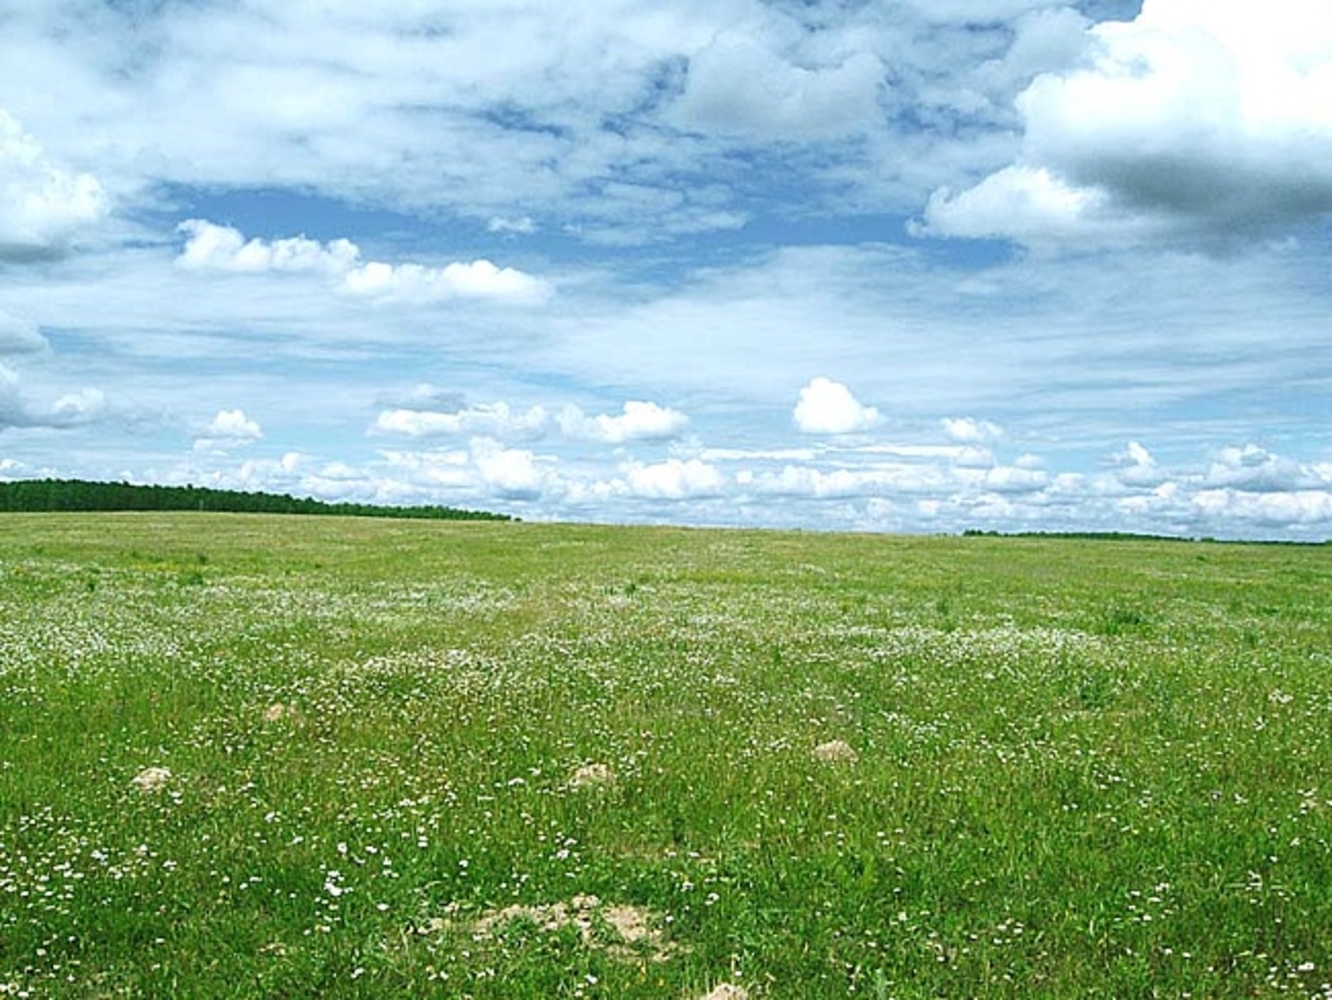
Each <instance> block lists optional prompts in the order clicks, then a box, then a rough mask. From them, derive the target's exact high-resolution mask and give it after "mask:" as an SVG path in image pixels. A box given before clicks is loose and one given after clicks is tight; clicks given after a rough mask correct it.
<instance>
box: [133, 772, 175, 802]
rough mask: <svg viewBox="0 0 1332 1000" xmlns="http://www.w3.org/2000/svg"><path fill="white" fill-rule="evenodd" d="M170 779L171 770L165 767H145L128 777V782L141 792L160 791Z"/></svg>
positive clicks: (145, 793) (146, 793)
mask: <svg viewBox="0 0 1332 1000" xmlns="http://www.w3.org/2000/svg"><path fill="white" fill-rule="evenodd" d="M170 780H171V770H170V768H165V767H145V768H144V769H143V770H142V771H140V772H139V773H138V774H136V775H135V776H134V777H133V778H131V779H130V784H131V785H133V786H134V787H135V788H137V789H138V790H139V791H140V792H141V793H142V794H144V795H148V794H150V793H152V792H160V791H161V790H162V789H163V788H165V787H166V786H167V783H168V782H169V781H170Z"/></svg>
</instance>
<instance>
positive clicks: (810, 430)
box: [793, 376, 879, 434]
mask: <svg viewBox="0 0 1332 1000" xmlns="http://www.w3.org/2000/svg"><path fill="white" fill-rule="evenodd" d="M793 415H794V417H795V424H796V427H797V428H799V429H800V431H801V432H802V433H805V434H851V433H854V432H856V431H865V430H869V429H870V428H871V427H874V426H875V425H876V424H878V423H879V411H878V410H876V409H875V408H874V407H872V406H864V405H862V404H861V403H860V402H859V401H858V400H857V399H856V397H855V396H853V395H852V394H851V390H850V389H848V388H847V387H846V386H845V385H843V384H842V383H841V382H834V381H833V380H832V379H828V378H824V377H822V376H819V377H818V378H815V379H813V380H812V381H811V382H810V383H809V384H808V385H806V386H805V387H804V388H803V389H801V390H800V399H799V401H798V402H797V403H796V405H795V410H794V413H793Z"/></svg>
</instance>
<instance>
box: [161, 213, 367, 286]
mask: <svg viewBox="0 0 1332 1000" xmlns="http://www.w3.org/2000/svg"><path fill="white" fill-rule="evenodd" d="M178 231H180V232H182V233H186V234H187V235H188V237H189V239H187V240H186V242H185V248H184V249H183V250H182V251H181V254H180V257H179V258H178V260H177V263H178V264H179V265H180V266H181V267H183V268H186V269H187V270H199V271H203V270H216V271H239V272H254V273H262V272H265V271H322V272H324V273H329V274H341V273H343V272H345V271H347V270H349V269H351V268H352V267H354V266H355V265H356V262H357V259H358V258H359V257H360V250H358V249H357V247H356V244H354V243H352V242H351V241H350V240H333V241H332V242H330V243H327V244H323V243H320V242H319V241H318V240H310V239H306V238H305V237H304V236H296V237H291V238H289V239H281V240H272V241H268V240H261V239H257V238H255V239H250V240H247V239H246V238H245V237H244V236H243V235H242V234H241V232H240V231H239V230H237V229H233V228H232V227H230V226H219V225H216V224H214V223H211V222H207V221H205V220H204V219H187V220H186V221H185V222H182V223H181V224H180V226H179V227H178Z"/></svg>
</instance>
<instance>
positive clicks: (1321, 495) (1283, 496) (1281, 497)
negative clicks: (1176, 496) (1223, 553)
mask: <svg viewBox="0 0 1332 1000" xmlns="http://www.w3.org/2000/svg"><path fill="white" fill-rule="evenodd" d="M1192 502H1193V506H1194V508H1195V509H1196V510H1197V513H1198V515H1199V516H1200V517H1201V518H1203V519H1204V523H1210V524H1219V525H1224V526H1230V525H1234V524H1237V523H1238V524H1241V525H1243V524H1251V525H1255V526H1257V527H1259V528H1264V529H1272V528H1278V529H1282V528H1284V529H1290V528H1299V527H1304V526H1310V527H1318V528H1321V529H1322V530H1323V531H1324V532H1326V531H1327V530H1328V526H1329V525H1332V490H1295V491H1291V492H1284V493H1248V492H1244V491H1241V490H1232V489H1217V490H1201V491H1199V492H1198V493H1195V494H1194V495H1193V498H1192ZM1232 530H1233V529H1232Z"/></svg>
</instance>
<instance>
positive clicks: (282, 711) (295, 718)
mask: <svg viewBox="0 0 1332 1000" xmlns="http://www.w3.org/2000/svg"><path fill="white" fill-rule="evenodd" d="M264 721H265V722H291V723H293V724H296V725H299V724H300V723H303V722H304V721H305V716H304V715H302V714H301V711H300V709H298V708H297V707H296V706H295V705H284V704H282V702H280V701H275V702H273V704H271V705H269V706H268V707H267V708H266V709H264Z"/></svg>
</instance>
